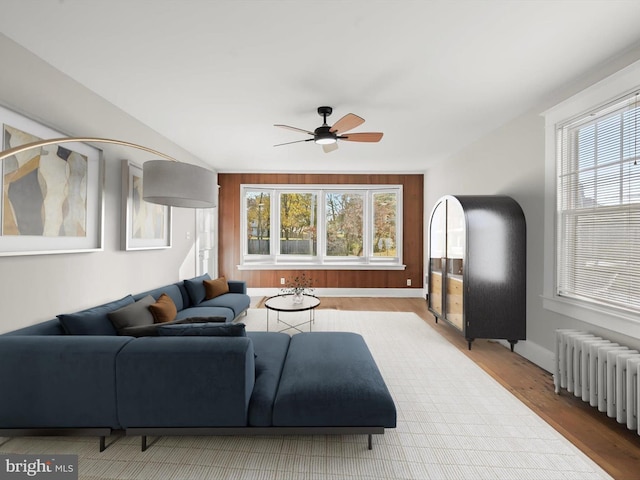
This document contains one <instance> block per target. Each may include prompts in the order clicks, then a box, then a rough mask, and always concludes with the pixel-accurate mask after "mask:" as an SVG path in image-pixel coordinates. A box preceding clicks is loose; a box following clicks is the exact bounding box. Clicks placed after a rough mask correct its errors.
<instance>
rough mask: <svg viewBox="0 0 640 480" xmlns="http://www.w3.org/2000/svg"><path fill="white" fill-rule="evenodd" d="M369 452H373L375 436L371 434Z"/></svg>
mask: <svg viewBox="0 0 640 480" xmlns="http://www.w3.org/2000/svg"><path fill="white" fill-rule="evenodd" d="M369 450H373V435H372V434H369Z"/></svg>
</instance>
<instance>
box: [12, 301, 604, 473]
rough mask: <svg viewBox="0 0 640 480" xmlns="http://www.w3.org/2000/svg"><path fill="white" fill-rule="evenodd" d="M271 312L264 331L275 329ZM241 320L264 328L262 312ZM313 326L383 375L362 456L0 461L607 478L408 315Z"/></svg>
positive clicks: (91, 467)
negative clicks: (347, 339) (393, 420)
mask: <svg viewBox="0 0 640 480" xmlns="http://www.w3.org/2000/svg"><path fill="white" fill-rule="evenodd" d="M270 315H271V318H270V325H269V329H270V330H274V329H280V328H283V327H284V325H283V324H281V323H280V324H278V322H277V319H276V316H275V314H274V313H273V312H271V313H270ZM308 318H309V317H308V313H300V314H298V313H296V314H283V316H282V320H285V321H287V322H288V323H295V322H297V321H304V320H306V319H308ZM240 321H241V322H244V323H245V324H246V325H247V329H248V330H266V326H267V310H265V309H253V310H250V311H249V312H248V314H247V316H246V317H242V318H241V319H240ZM301 329H304V330H308V329H309V325H305V326H304V327H301ZM312 329H313V330H314V331H351V332H357V333H360V334H362V335H363V336H364V338H365V340H366V342H367V345H368V346H369V348H370V350H371V352H372V354H373V356H374V358H375V360H376V363H377V364H378V367H379V368H380V371H381V372H382V375H383V377H384V379H385V381H386V383H387V385H388V387H389V390H390V391H391V394H392V396H393V398H394V400H395V402H396V407H397V409H398V426H397V428H396V429H390V430H387V432H386V433H385V434H384V435H374V440H373V450H371V451H369V450H367V441H366V436H363V435H354V436H350V435H348V436H347V435H345V436H340V435H336V436H266V437H265V436H255V437H251V436H239V437H222V436H221V437H195V436H194V437H160V438H158V439H157V440H154V443H153V444H152V445H151V446H150V447H149V449H148V450H147V451H146V452H141V451H140V438H139V437H123V438H119V439H117V440H116V441H114V439H113V438H112V439H109V440H108V441H107V443H108V444H109V443H110V442H111V444H110V445H109V446H108V448H107V449H106V450H105V451H104V452H102V453H100V452H99V451H98V440H97V439H96V438H83V437H33V438H29V437H25V438H14V439H11V440H9V441H7V442H5V443H4V444H2V446H0V452H3V453H23V454H27V453H33V454H43V453H52V454H77V455H79V478H81V479H87V480H92V479H153V480H155V479H185V480H196V479H234V480H241V479H256V480H294V479H295V480H300V479H302V480H304V479H308V480H315V479H318V480H320V479H323V480H325V479H326V480H374V479H381V480H382V479H384V480H392V479H393V480H397V479H418V480H436V479H451V480H465V479H469V480H479V479H487V480H500V479H505V480H513V479H518V480H525V479H532V480H533V479H536V480H537V479H551V480H556V479H575V480H591V479H592V480H596V479H598V480H603V479H610V478H611V477H610V476H609V475H608V474H606V472H604V471H603V470H602V469H601V468H600V467H598V466H597V465H596V464H595V463H594V462H593V461H591V460H590V459H589V458H588V457H587V456H585V455H584V454H583V453H581V452H580V451H579V450H578V449H577V448H576V447H574V446H573V445H572V444H571V443H569V442H568V441H567V440H565V439H564V438H563V437H562V436H561V435H560V434H559V433H557V432H556V431H555V430H554V429H553V428H552V427H551V426H549V425H548V424H547V423H545V422H544V420H542V419H541V418H540V417H538V416H537V415H536V414H535V413H533V412H532V411H531V410H530V409H529V408H528V407H526V406H525V405H524V404H522V403H521V402H520V401H519V400H517V399H516V398H515V397H514V396H513V395H512V394H511V393H509V392H508V391H507V390H505V389H504V388H502V387H501V386H500V385H499V384H498V383H497V382H496V381H495V380H493V379H492V378H491V377H490V376H489V375H487V374H486V373H485V372H484V371H483V370H482V369H481V368H480V367H478V366H477V365H476V364H475V363H473V362H472V361H471V360H470V359H468V358H467V357H466V356H465V355H464V354H463V353H461V352H459V351H458V350H457V349H456V348H455V347H454V346H453V345H451V344H450V343H448V342H447V340H446V339H444V338H443V337H441V336H440V335H439V334H438V333H437V332H436V331H435V330H434V329H432V328H431V327H430V326H428V325H426V324H425V323H424V321H423V320H421V319H420V318H419V317H418V316H417V315H415V314H413V313H388V312H351V311H338V310H317V311H316V312H315V322H314V323H313V324H312ZM5 440H6V439H5Z"/></svg>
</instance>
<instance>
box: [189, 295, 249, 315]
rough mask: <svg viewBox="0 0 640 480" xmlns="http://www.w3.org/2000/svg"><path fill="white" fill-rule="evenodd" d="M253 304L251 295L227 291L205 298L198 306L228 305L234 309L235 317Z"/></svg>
mask: <svg viewBox="0 0 640 480" xmlns="http://www.w3.org/2000/svg"><path fill="white" fill-rule="evenodd" d="M250 304H251V297H249V295H246V294H244V293H225V294H224V295H221V296H219V297H216V298H212V299H210V300H204V301H203V302H201V303H200V305H198V307H227V308H230V309H231V310H233V318H235V317H237V316H238V315H240V314H241V313H242V312H244V311H245V310H246V309H247V308H249V305H250Z"/></svg>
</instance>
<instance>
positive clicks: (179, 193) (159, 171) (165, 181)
mask: <svg viewBox="0 0 640 480" xmlns="http://www.w3.org/2000/svg"><path fill="white" fill-rule="evenodd" d="M71 142H82V143H111V144H115V145H121V146H124V147H130V148H135V149H137V150H143V151H145V152H149V153H151V154H152V155H154V156H157V157H161V158H163V159H164V160H148V161H146V162H144V163H143V164H142V169H143V175H142V191H143V198H144V200H145V201H147V202H151V203H157V204H160V205H168V206H172V207H183V208H211V207H215V206H216V198H215V193H216V188H215V186H216V180H215V175H214V173H213V171H211V170H208V169H206V168H202V167H199V166H198V165H193V164H191V163H184V162H179V161H178V160H176V159H175V158H173V157H170V156H169V155H166V154H164V153H162V152H158V151H157V150H153V149H151V148H148V147H145V146H143V145H138V144H136V143H131V142H125V141H123V140H114V139H111V138H97V137H63V138H51V139H47V140H39V141H37V142H31V143H26V144H24V145H20V146H18V147H14V148H10V149H8V150H4V151H2V152H0V161H2V160H4V159H5V158H8V157H11V156H12V155H16V154H18V153H21V152H25V151H27V150H31V149H33V148H38V147H45V146H48V145H56V144H59V143H71Z"/></svg>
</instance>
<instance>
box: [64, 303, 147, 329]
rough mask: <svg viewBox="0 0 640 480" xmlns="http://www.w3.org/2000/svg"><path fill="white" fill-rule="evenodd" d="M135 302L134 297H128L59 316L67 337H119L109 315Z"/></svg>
mask: <svg viewBox="0 0 640 480" xmlns="http://www.w3.org/2000/svg"><path fill="white" fill-rule="evenodd" d="M134 302H135V300H134V299H133V297H132V296H131V295H127V296H126V297H124V298H121V299H120V300H116V301H114V302H110V303H105V304H104V305H99V306H97V307H93V308H89V309H87V310H82V311H81V312H76V313H64V314H61V315H58V318H59V319H60V323H61V324H62V328H64V331H65V332H66V333H67V335H117V334H118V332H117V331H116V329H115V328H114V326H113V324H112V323H111V322H110V321H109V318H108V317H107V313H109V312H112V311H113V310H117V309H118V308H120V307H124V306H125V305H129V304H131V303H134Z"/></svg>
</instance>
